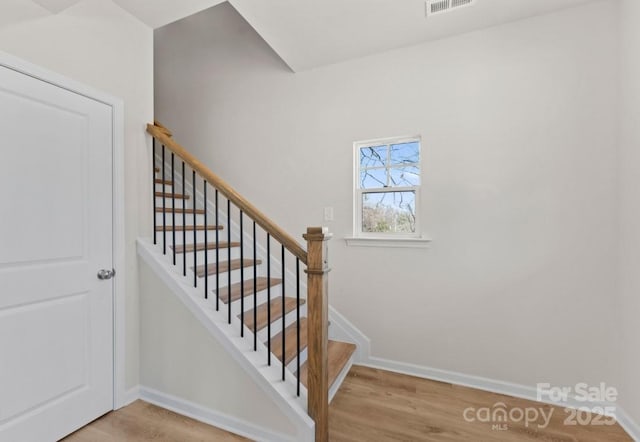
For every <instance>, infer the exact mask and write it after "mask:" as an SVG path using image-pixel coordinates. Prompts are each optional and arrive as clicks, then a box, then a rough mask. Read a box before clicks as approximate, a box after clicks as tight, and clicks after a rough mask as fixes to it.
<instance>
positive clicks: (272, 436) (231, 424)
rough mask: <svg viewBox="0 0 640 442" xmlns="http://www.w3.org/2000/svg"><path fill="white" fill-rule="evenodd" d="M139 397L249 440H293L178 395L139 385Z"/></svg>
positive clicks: (292, 441)
mask: <svg viewBox="0 0 640 442" xmlns="http://www.w3.org/2000/svg"><path fill="white" fill-rule="evenodd" d="M139 391H140V399H142V400H143V401H146V402H149V403H151V404H154V405H157V406H158V407H162V408H166V409H167V410H171V411H173V412H175V413H178V414H181V415H183V416H187V417H190V418H192V419H195V420H197V421H200V422H204V423H205V424H209V425H212V426H214V427H217V428H220V429H222V430H225V431H228V432H230V433H234V434H237V435H240V436H244V437H247V438H249V439H251V440H256V441H265V442H276V441H278V442H280V441H283V442H289V441H290V442H294V441H295V438H294V437H293V436H289V435H286V434H282V433H276V432H274V431H272V430H270V429H268V428H264V427H260V426H258V425H255V424H253V423H251V422H247V421H245V420H242V419H238V418H237V417H234V416H231V415H228V414H225V413H221V412H219V411H215V410H211V409H209V408H206V407H203V406H202V405H199V404H196V403H193V402H190V401H187V400H185V399H181V398H179V397H176V396H173V395H170V394H167V393H163V392H161V391H157V390H154V389H152V388H148V387H144V386H141V387H140V389H139Z"/></svg>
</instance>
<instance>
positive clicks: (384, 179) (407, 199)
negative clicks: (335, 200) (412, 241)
mask: <svg viewBox="0 0 640 442" xmlns="http://www.w3.org/2000/svg"><path fill="white" fill-rule="evenodd" d="M354 146H355V180H354V181H355V191H354V213H355V217H354V236H356V237H371V238H374V237H380V238H416V237H419V236H420V230H419V228H418V226H419V219H418V217H419V215H418V213H419V212H418V210H417V209H418V204H419V201H420V181H421V179H420V171H421V168H420V138H419V137H410V138H393V139H386V140H374V141H363V142H357V143H354Z"/></svg>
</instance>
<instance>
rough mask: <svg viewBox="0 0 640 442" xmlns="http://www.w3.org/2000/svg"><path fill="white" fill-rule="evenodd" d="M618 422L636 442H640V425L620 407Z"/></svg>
mask: <svg viewBox="0 0 640 442" xmlns="http://www.w3.org/2000/svg"><path fill="white" fill-rule="evenodd" d="M616 420H617V421H618V423H619V424H620V426H621V427H622V428H623V429H624V431H626V432H627V434H628V435H629V436H631V438H632V439H633V440H634V441H636V442H640V425H638V423H637V422H635V421H634V420H633V419H631V416H629V415H628V414H627V413H626V412H625V411H624V410H623V409H622V408H620V407H618V410H617V412H616Z"/></svg>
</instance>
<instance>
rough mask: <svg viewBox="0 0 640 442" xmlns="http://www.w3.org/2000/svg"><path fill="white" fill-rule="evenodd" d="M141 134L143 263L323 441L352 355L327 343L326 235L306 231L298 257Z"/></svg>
mask: <svg viewBox="0 0 640 442" xmlns="http://www.w3.org/2000/svg"><path fill="white" fill-rule="evenodd" d="M147 132H148V133H149V134H150V135H151V136H152V137H153V172H154V178H153V179H154V181H153V185H154V195H153V201H154V238H153V245H151V244H148V250H147V252H146V255H143V257H144V256H148V257H149V259H151V258H153V259H154V260H156V262H157V263H161V265H163V266H164V267H163V268H164V269H165V270H164V271H166V272H167V273H171V275H170V276H171V277H172V278H174V279H176V278H178V279H180V283H178V282H176V287H178V286H180V288H181V290H182V291H183V292H184V293H185V294H184V295H183V296H182V298H181V299H182V300H183V302H185V304H187V305H188V307H189V308H190V309H191V310H192V311H193V312H194V313H196V316H197V317H198V318H199V319H200V320H201V321H202V322H203V323H205V325H206V326H207V327H208V328H209V329H210V330H211V331H212V332H213V333H214V334H215V335H216V337H217V339H219V340H222V341H225V342H224V343H225V345H226V347H227V348H228V349H230V350H231V351H232V353H234V354H236V355H237V357H242V358H244V359H243V361H244V363H243V364H242V365H243V367H245V369H246V370H247V371H248V372H249V373H250V374H251V375H252V376H253V377H254V379H259V380H260V382H262V384H263V386H264V385H267V387H264V388H272V389H273V390H274V391H275V392H277V394H278V395H279V396H280V397H281V401H280V403H281V404H283V403H284V404H285V406H290V407H293V408H296V407H298V408H302V409H303V410H304V412H305V413H308V416H309V417H310V418H311V421H312V422H313V429H312V431H310V432H309V434H310V436H309V439H310V440H313V439H315V440H316V441H326V440H328V405H329V401H330V399H331V397H332V394H335V392H336V391H337V389H338V387H339V384H340V383H341V381H342V379H344V376H345V375H346V372H347V371H348V370H349V368H350V366H351V364H352V362H353V355H354V352H355V351H356V345H354V344H352V343H348V342H341V341H339V340H330V339H329V320H328V309H329V305H328V293H327V291H328V290H327V289H328V283H327V273H328V271H329V269H328V263H327V241H328V240H329V239H330V235H329V234H328V233H327V232H326V231H325V230H323V229H322V228H309V229H307V233H306V234H305V235H304V238H305V239H306V241H307V247H306V250H305V249H304V248H303V247H302V246H301V245H300V244H299V243H298V242H297V241H296V240H295V239H294V238H292V237H291V236H290V235H289V234H288V233H286V232H285V231H283V230H282V229H281V228H280V227H279V226H277V225H276V224H275V223H274V222H273V221H271V220H270V219H269V218H267V217H266V216H265V215H264V214H263V213H262V212H260V211H259V210H258V209H257V208H255V207H254V206H253V205H252V204H251V203H249V202H248V201H247V200H246V199H245V198H244V197H242V196H241V195H239V194H238V193H237V192H236V191H235V190H234V189H233V188H231V187H230V186H229V185H228V184H227V183H226V182H224V181H223V180H222V179H221V178H220V177H218V176H217V175H215V174H214V173H213V172H211V171H210V170H209V169H208V168H206V167H205V166H204V165H203V164H202V163H200V162H199V161H198V160H197V159H196V158H194V157H193V156H192V155H191V154H189V153H188V151H187V150H186V149H184V148H183V147H182V146H180V145H179V144H178V143H177V142H175V140H173V138H172V134H171V132H170V131H169V130H168V129H167V128H165V127H164V126H162V125H160V124H159V123H157V122H155V123H154V124H152V125H149V126H148V127H147ZM305 266H306V270H304V272H305V273H306V274H307V275H306V277H305V278H301V274H302V273H301V272H302V269H301V268H302V267H305ZM187 287H188V289H187ZM196 298H198V299H196ZM207 321H208V323H207ZM275 373H277V378H276V379H274V376H276V375H275ZM261 376H262V377H261ZM281 406H282V405H281Z"/></svg>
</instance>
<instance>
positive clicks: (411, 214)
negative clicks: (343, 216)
mask: <svg viewBox="0 0 640 442" xmlns="http://www.w3.org/2000/svg"><path fill="white" fill-rule="evenodd" d="M362 231H363V232H380V233H413V232H415V231H416V195H415V192H375V193H364V194H362Z"/></svg>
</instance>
